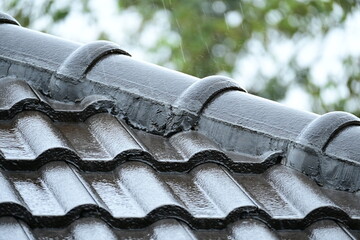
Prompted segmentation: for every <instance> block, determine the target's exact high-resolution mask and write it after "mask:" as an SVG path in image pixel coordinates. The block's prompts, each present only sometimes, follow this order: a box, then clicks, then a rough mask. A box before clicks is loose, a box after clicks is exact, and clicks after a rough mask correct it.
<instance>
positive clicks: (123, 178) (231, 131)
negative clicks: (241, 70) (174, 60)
mask: <svg viewBox="0 0 360 240" xmlns="http://www.w3.org/2000/svg"><path fill="white" fill-rule="evenodd" d="M14 21H15V20H13V19H12V18H11V17H9V16H8V15H4V14H1V13H0V23H4V24H1V25H0V28H1V31H2V33H3V34H0V39H3V40H4V41H2V42H3V43H2V44H0V239H169V238H173V239H357V238H359V237H360V236H359V229H360V204H359V202H360V201H359V200H360V195H359V192H358V186H359V184H358V182H357V179H359V176H360V175H359V174H358V171H357V169H358V167H359V166H358V164H357V163H358V160H359V159H358V156H359V151H357V150H358V148H357V145H354V146H351V147H346V145H348V143H349V142H351V143H353V142H355V140H356V139H357V136H358V134H357V133H358V131H360V130H359V129H360V128H359V127H358V125H359V124H360V120H359V119H358V118H357V117H355V116H353V115H349V114H347V113H339V112H337V113H330V114H325V115H322V116H318V115H316V114H312V113H305V112H301V111H296V110H291V109H287V108H286V107H284V106H281V105H277V104H275V103H273V102H271V101H267V100H264V99H260V98H258V97H254V96H251V95H249V94H247V93H245V92H246V91H244V90H243V89H242V88H241V87H239V86H238V85H237V84H236V83H234V82H232V81H231V79H228V78H225V77H219V76H213V77H208V78H204V79H202V80H199V79H197V78H195V77H192V76H188V75H185V74H181V73H178V72H175V71H170V70H167V69H164V68H161V67H158V66H152V65H150V64H147V63H143V62H141V61H137V60H135V59H132V58H130V57H129V56H124V53H125V54H126V52H123V51H122V50H121V49H119V48H118V46H117V45H115V44H112V43H109V42H95V43H90V44H85V45H79V44H77V43H71V42H67V41H65V40H61V39H56V38H53V37H52V36H48V35H44V34H39V33H36V32H34V31H29V30H26V29H24V28H20V27H18V26H16V25H13V24H16V21H15V22H14ZM8 23H12V25H9V24H8ZM5 25H6V26H5ZM18 40H19V41H18ZM38 41H42V42H43V44H42V45H41V46H39V45H38V44H37V42H38ZM34 43H36V44H34ZM108 55H111V56H108ZM84 56H88V57H87V58H84ZM105 56H106V58H105ZM118 66H121V71H118ZM169 79H172V81H169ZM29 83H31V85H29ZM169 86H171V87H169ZM174 86H176V87H174ZM35 88H36V89H37V90H36V89H35ZM94 94H100V95H94ZM50 97H52V98H50ZM110 97H111V98H110ZM54 99H57V100H58V101H56V100H54ZM78 99H82V100H81V101H80V100H78ZM239 103H241V104H239ZM120 119H122V120H120ZM309 126H310V127H309ZM345 127H346V129H345ZM135 128H137V129H142V130H146V131H141V130H135ZM149 132H152V133H156V134H158V135H154V134H150V133H149ZM325 133H326V134H325ZM324 136H326V137H324ZM314 146H315V147H316V148H314ZM344 146H345V147H346V148H344ZM326 148H328V149H326ZM294 149H295V150H294ZM294 151H295V152H294ZM290 155H291V156H290ZM290 157H291V163H292V165H291V164H288V162H287V161H288V160H289V159H290ZM300 158H301V159H300ZM328 160H329V161H328ZM318 162H322V163H321V164H318V165H316V164H317V163H318ZM303 163H304V164H305V163H310V164H305V166H303ZM284 165H286V166H284ZM295 165H296V167H294V166H295ZM297 165H301V166H297ZM343 165H344V166H343ZM345 165H346V166H345ZM315 166H318V167H315ZM291 167H293V168H294V169H298V171H296V170H294V169H293V168H291ZM304 169H305V170H306V171H305V173H306V174H308V176H306V175H304V174H302V173H301V171H302V172H304V171H303V170H304ZM316 172H317V173H318V174H319V173H323V175H319V176H321V177H326V178H324V179H323V180H324V181H319V178H318V176H315V177H314V176H313V175H316ZM320 180H321V179H320ZM316 181H317V182H318V183H321V184H324V185H325V187H323V186H321V185H318V184H317V183H316ZM334 189H341V190H343V191H338V190H334ZM349 190H351V191H349Z"/></svg>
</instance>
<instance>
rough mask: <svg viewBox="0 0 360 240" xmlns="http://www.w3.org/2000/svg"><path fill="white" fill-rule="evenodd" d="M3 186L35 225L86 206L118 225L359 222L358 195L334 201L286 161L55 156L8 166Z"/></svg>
mask: <svg viewBox="0 0 360 240" xmlns="http://www.w3.org/2000/svg"><path fill="white" fill-rule="evenodd" d="M1 186H2V189H3V191H4V192H5V193H6V194H5V195H3V196H2V199H0V200H1V202H0V209H2V211H0V213H1V214H0V215H1V216H6V215H8V214H11V215H12V216H16V217H17V218H20V219H23V220H24V221H25V222H26V223H28V224H29V225H30V226H31V227H61V226H64V225H68V224H71V222H72V221H73V219H76V218H77V214H80V213H82V214H85V215H87V216H99V217H101V218H103V219H106V220H107V222H109V223H110V224H111V225H113V226H114V227H131V226H132V225H131V224H136V226H139V227H145V226H147V225H149V224H152V223H154V222H155V221H158V220H161V219H163V218H168V217H172V216H177V218H178V219H182V220H184V221H185V222H188V223H189V224H190V226H192V227H193V228H197V229H204V228H207V226H208V225H209V224H210V226H212V228H224V227H225V226H226V225H228V224H229V223H232V222H235V221H237V220H239V219H242V218H252V217H254V216H256V218H257V219H262V220H263V221H265V222H267V223H268V224H269V225H270V226H271V227H273V228H275V229H278V230H281V229H293V228H300V229H301V228H304V227H306V226H308V225H309V224H311V223H313V222H315V221H317V220H321V219H323V218H336V219H337V220H339V221H342V222H345V223H346V224H347V225H348V226H351V227H353V228H359V226H360V222H359V219H360V215H359V213H360V206H359V205H355V204H352V205H350V206H351V208H350V207H349V203H348V202H350V204H351V202H355V201H359V200H360V199H359V196H357V195H355V196H354V195H353V194H352V193H342V194H343V195H342V196H341V201H339V198H338V199H334V200H333V199H332V198H333V195H332V194H331V191H333V190H326V189H322V188H321V187H319V186H318V185H316V184H315V183H314V182H313V181H312V180H311V179H309V178H307V177H306V176H304V175H302V174H301V173H298V172H296V171H294V170H291V169H289V168H287V167H284V166H274V167H272V168H270V169H268V170H267V171H266V172H265V173H263V174H255V175H248V174H245V175H244V174H240V173H239V174H235V173H230V172H229V171H228V170H226V169H225V168H224V167H221V166H219V165H217V164H213V163H208V164H201V165H199V166H197V167H196V168H194V169H192V170H191V171H190V172H189V173H188V174H183V173H182V174H174V173H166V172H163V173H160V172H158V171H156V170H154V169H153V168H151V167H150V166H149V165H147V164H145V163H141V162H127V163H124V164H122V165H120V166H118V167H117V168H116V169H114V170H113V171H110V172H103V173H99V172H82V171H79V170H77V169H76V168H74V167H73V166H71V165H69V164H67V163H64V162H51V163H47V164H46V165H44V166H43V167H42V168H41V169H39V170H38V171H32V172H28V171H26V172H19V171H3V172H2V175H1ZM224 186H226V187H224ZM329 191H330V193H329ZM34 193H36V194H34ZM270 198H272V201H271V200H270ZM269 200H270V201H269ZM18 209H24V211H25V212H26V214H23V213H21V214H19V213H17V212H16V211H17V210H18ZM50 219H51V221H50Z"/></svg>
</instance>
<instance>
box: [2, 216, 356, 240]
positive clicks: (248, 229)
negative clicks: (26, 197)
mask: <svg viewBox="0 0 360 240" xmlns="http://www.w3.org/2000/svg"><path fill="white" fill-rule="evenodd" d="M169 236H171V239H174V240H187V239H189V240H194V239H207V240H220V239H234V240H235V239H239V240H241V239H244V240H249V239H262V240H273V239H278V240H280V239H289V240H300V239H319V240H328V239H343V240H347V239H349V240H351V239H356V238H357V237H359V232H358V231H352V230H350V229H348V228H346V227H344V226H343V225H342V224H340V223H336V222H334V221H330V220H323V221H319V222H316V223H313V224H312V225H310V226H309V227H308V228H306V229H304V230H302V231H294V230H287V231H276V230H274V229H271V228H269V227H268V226H266V225H265V224H264V223H262V222H260V221H257V220H253V219H248V220H239V221H237V222H235V223H234V224H231V225H229V226H228V227H227V228H226V229H223V230H205V231H204V230H202V231H198V230H194V229H191V228H190V227H189V226H188V225H186V224H185V223H183V222H180V221H176V220H173V219H165V220H160V221H158V222H156V223H154V224H152V225H150V226H148V227H146V228H142V229H136V230H135V229H132V230H126V229H116V228H112V227H111V226H109V225H107V224H106V223H105V222H104V221H102V220H100V219H95V218H83V219H80V220H76V221H75V222H73V223H72V224H71V225H70V226H68V227H66V228H57V229H54V228H53V229H41V228H39V229H31V228H29V227H28V225H27V224H25V223H24V222H22V221H18V220H16V219H14V218H11V217H5V218H1V219H0V240H35V239H42V240H45V239H74V240H85V239H86V240H92V239H94V240H95V239H96V240H97V239H109V240H115V239H118V240H120V239H134V240H136V239H158V240H161V239H164V240H165V239H169Z"/></svg>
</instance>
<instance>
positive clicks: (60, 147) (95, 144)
mask: <svg viewBox="0 0 360 240" xmlns="http://www.w3.org/2000/svg"><path fill="white" fill-rule="evenodd" d="M0 84H2V85H3V86H4V87H3V88H0V89H3V95H2V96H3V98H1V99H0V116H2V119H3V120H0V121H1V122H0V132H1V135H0V138H1V141H0V165H1V166H2V167H3V168H5V169H9V170H29V169H33V170H34V169H37V168H39V167H41V166H42V165H44V164H45V163H46V162H50V161H55V160H64V161H68V162H72V163H73V164H75V165H77V166H79V167H80V168H81V169H82V170H87V171H99V170H106V171H109V170H112V169H114V168H115V167H116V166H117V165H120V164H121V163H124V162H125V161H128V160H139V161H143V162H147V163H148V164H149V165H151V166H153V167H155V168H156V169H158V170H159V171H180V172H184V171H189V170H191V169H192V168H193V167H195V166H196V165H198V164H201V163H205V162H216V163H219V164H222V165H224V166H226V167H227V168H228V169H230V170H231V171H233V172H248V173H260V172H263V171H265V170H266V169H267V168H269V167H270V166H272V165H274V164H276V163H278V162H279V161H280V157H281V152H279V151H268V152H265V153H264V154H262V155H259V156H257V155H248V154H241V153H235V152H226V151H223V150H222V149H221V148H220V147H219V146H218V145H217V144H216V143H214V142H213V141H211V140H210V139H208V138H207V137H205V136H204V135H202V134H200V133H198V132H196V131H188V132H184V133H178V134H176V135H174V136H172V137H170V138H164V137H160V136H157V135H153V134H149V133H145V132H143V131H138V130H134V129H133V128H131V127H129V126H127V125H126V123H124V122H123V121H121V120H118V119H117V118H116V117H114V116H111V115H110V114H107V113H102V112H104V111H107V112H109V111H113V110H114V109H112V108H111V101H109V100H104V99H101V98H99V97H96V96H92V97H89V98H88V99H85V100H83V101H82V102H81V103H78V104H72V105H71V104H64V103H59V102H52V101H50V100H45V98H44V96H42V95H41V94H39V93H37V92H36V91H34V90H32V89H31V88H30V87H29V85H27V84H26V83H25V82H23V81H19V80H15V79H7V80H5V81H0ZM35 93H36V94H35ZM0 94H1V93H0ZM8 95H9V96H8ZM91 99H92V100H91ZM24 110H27V111H24ZM0 119H1V118H0ZM65 120H66V121H65Z"/></svg>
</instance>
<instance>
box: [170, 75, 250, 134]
mask: <svg viewBox="0 0 360 240" xmlns="http://www.w3.org/2000/svg"><path fill="white" fill-rule="evenodd" d="M231 90H236V91H242V92H246V90H245V89H243V88H242V87H240V86H239V85H238V84H237V83H235V82H234V81H233V80H232V79H230V78H228V77H224V76H209V77H205V78H202V79H200V80H198V81H195V82H194V83H193V84H191V85H190V86H189V87H188V88H187V89H186V90H185V91H184V92H183V93H182V94H181V95H180V96H179V97H178V98H177V99H176V101H175V102H174V105H173V109H172V116H171V121H169V122H168V123H167V125H168V127H167V129H166V132H165V135H172V134H174V133H176V132H179V130H189V129H193V128H195V127H196V125H197V124H198V121H199V118H200V116H199V115H200V113H201V112H202V110H203V109H204V108H205V107H206V104H207V103H209V102H210V101H212V100H213V99H214V98H215V97H216V96H217V95H219V94H221V93H223V92H226V91H231Z"/></svg>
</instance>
